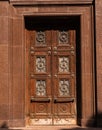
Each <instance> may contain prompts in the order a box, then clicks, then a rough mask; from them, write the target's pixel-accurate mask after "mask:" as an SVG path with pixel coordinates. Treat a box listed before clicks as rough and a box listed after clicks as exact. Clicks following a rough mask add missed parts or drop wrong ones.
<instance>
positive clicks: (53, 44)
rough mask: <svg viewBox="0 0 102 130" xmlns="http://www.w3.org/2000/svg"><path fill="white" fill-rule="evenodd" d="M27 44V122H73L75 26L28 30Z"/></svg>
mask: <svg viewBox="0 0 102 130" xmlns="http://www.w3.org/2000/svg"><path fill="white" fill-rule="evenodd" d="M29 44H30V45H29V58H28V59H29V69H28V70H29V85H28V89H29V91H28V92H29V94H28V95H29V96H28V97H29V98H28V100H29V101H28V102H29V105H28V107H29V108H28V111H29V119H28V120H29V124H30V125H43V124H44V125H57V124H61V125H64V124H75V123H76V61H75V59H76V52H75V50H76V48H75V30H70V29H68V28H67V29H66V28H65V29H64V28H63V29H60V27H58V28H57V29H54V28H53V29H46V28H39V29H36V30H30V31H29Z"/></svg>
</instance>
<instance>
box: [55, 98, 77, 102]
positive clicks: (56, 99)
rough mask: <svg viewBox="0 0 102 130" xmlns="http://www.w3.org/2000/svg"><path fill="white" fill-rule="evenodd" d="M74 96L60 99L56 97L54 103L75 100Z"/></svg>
mask: <svg viewBox="0 0 102 130" xmlns="http://www.w3.org/2000/svg"><path fill="white" fill-rule="evenodd" d="M74 100H75V99H74V98H65V99H58V98H54V103H67V102H74Z"/></svg>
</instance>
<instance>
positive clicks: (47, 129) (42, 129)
mask: <svg viewBox="0 0 102 130" xmlns="http://www.w3.org/2000/svg"><path fill="white" fill-rule="evenodd" d="M0 130H102V128H82V127H77V126H76V127H71V126H68V127H67V126H35V127H24V128H22V127H21V128H20V127H19V128H17V127H16V128H0Z"/></svg>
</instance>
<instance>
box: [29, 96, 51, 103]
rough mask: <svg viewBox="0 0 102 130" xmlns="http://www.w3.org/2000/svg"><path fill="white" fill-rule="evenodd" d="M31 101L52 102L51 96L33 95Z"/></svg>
mask: <svg viewBox="0 0 102 130" xmlns="http://www.w3.org/2000/svg"><path fill="white" fill-rule="evenodd" d="M30 100H31V102H50V98H35V97H31V99H30Z"/></svg>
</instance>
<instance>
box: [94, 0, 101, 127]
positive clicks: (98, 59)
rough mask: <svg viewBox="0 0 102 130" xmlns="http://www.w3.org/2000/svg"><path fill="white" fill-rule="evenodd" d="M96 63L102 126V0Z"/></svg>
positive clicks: (98, 21)
mask: <svg viewBox="0 0 102 130" xmlns="http://www.w3.org/2000/svg"><path fill="white" fill-rule="evenodd" d="M95 2H96V3H95V5H96V10H95V11H96V12H95V13H96V14H95V16H96V30H95V32H96V65H97V70H96V71H97V110H98V124H99V125H101V126H102V0H96V1H95Z"/></svg>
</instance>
